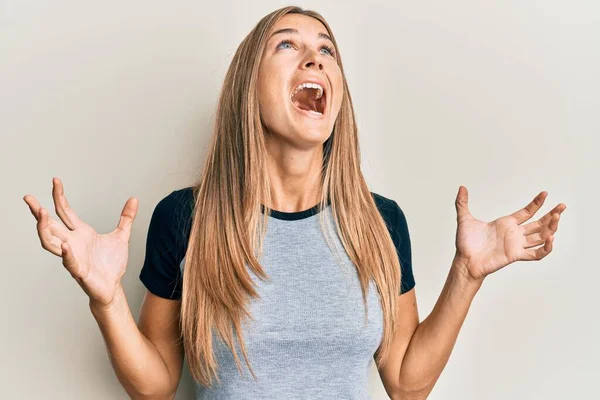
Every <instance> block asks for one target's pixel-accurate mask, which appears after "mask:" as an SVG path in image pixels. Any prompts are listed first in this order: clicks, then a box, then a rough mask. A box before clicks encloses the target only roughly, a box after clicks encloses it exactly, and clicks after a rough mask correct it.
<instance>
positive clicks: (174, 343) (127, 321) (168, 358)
mask: <svg viewBox="0 0 600 400" xmlns="http://www.w3.org/2000/svg"><path fill="white" fill-rule="evenodd" d="M180 303H181V301H179V300H169V299H164V298H162V297H159V296H156V295H154V294H152V293H151V292H150V291H146V295H145V297H144V301H143V304H142V309H141V311H140V316H139V319H138V325H137V326H136V323H135V320H134V319H133V316H132V315H131V311H130V308H129V305H128V304H127V299H126V297H125V293H124V291H123V288H122V287H119V289H118V290H117V293H116V294H115V298H114V300H113V302H112V303H111V304H109V305H100V304H95V303H94V302H93V301H91V300H90V309H91V311H92V314H93V316H94V318H95V319H96V321H97V322H98V326H99V327H100V331H101V332H102V336H103V337H104V341H105V343H106V347H107V350H108V355H109V358H110V361H111V363H112V365H113V369H114V370H115V373H116V375H117V378H118V379H119V382H121V385H122V386H123V388H124V389H125V391H127V393H128V394H129V396H130V397H131V398H132V399H173V398H175V393H176V391H177V387H178V385H179V380H180V377H181V369H182V365H183V353H184V352H183V345H182V343H181V340H180V328H179V324H178V320H177V317H176V316H177V315H179V308H180Z"/></svg>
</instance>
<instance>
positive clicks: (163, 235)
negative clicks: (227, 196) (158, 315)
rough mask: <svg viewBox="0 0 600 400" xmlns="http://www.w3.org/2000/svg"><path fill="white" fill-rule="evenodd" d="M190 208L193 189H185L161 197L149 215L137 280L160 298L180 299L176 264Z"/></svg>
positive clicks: (188, 227)
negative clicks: (138, 278) (141, 263)
mask: <svg viewBox="0 0 600 400" xmlns="http://www.w3.org/2000/svg"><path fill="white" fill-rule="evenodd" d="M194 205H195V200H194V193H193V188H192V187H186V188H183V189H178V190H174V191H172V192H171V193H169V194H168V195H167V196H165V197H163V198H162V199H161V200H160V201H159V202H158V203H157V204H156V206H155V207H154V211H153V212H152V217H151V218H150V225H149V227H148V236H147V239H146V253H145V259H144V264H143V265H142V269H141V271H140V279H141V281H142V282H143V283H144V285H145V286H146V287H147V288H148V290H150V291H151V292H152V293H154V294H156V295H158V296H160V297H164V298H169V299H177V298H179V297H180V296H181V274H180V263H181V262H182V260H183V258H184V256H185V253H186V250H187V245H188V240H189V235H190V230H191V226H192V217H193V211H194Z"/></svg>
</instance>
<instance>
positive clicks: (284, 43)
mask: <svg viewBox="0 0 600 400" xmlns="http://www.w3.org/2000/svg"><path fill="white" fill-rule="evenodd" d="M283 46H289V47H283ZM277 48H284V49H290V48H292V44H291V43H290V42H288V41H287V40H284V41H283V42H281V43H279V44H278V45H277Z"/></svg>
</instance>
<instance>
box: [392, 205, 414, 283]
mask: <svg viewBox="0 0 600 400" xmlns="http://www.w3.org/2000/svg"><path fill="white" fill-rule="evenodd" d="M394 205H395V210H394V225H393V226H392V231H391V234H392V241H393V242H394V244H395V245H396V252H397V253H398V259H399V261H400V271H401V276H402V281H401V285H400V294H402V293H406V292H408V291H409V290H411V289H412V288H414V287H415V277H414V275H413V269H412V251H411V245H410V235H409V233H408V223H407V222H406V216H405V215H404V212H403V211H402V209H401V208H400V206H398V203H396V202H395V201H394Z"/></svg>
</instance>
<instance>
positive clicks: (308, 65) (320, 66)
mask: <svg viewBox="0 0 600 400" xmlns="http://www.w3.org/2000/svg"><path fill="white" fill-rule="evenodd" d="M315 66H317V68H318V69H319V70H320V71H322V70H323V64H322V63H320V62H316V61H307V62H306V63H305V64H304V67H305V68H313V67H315Z"/></svg>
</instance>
